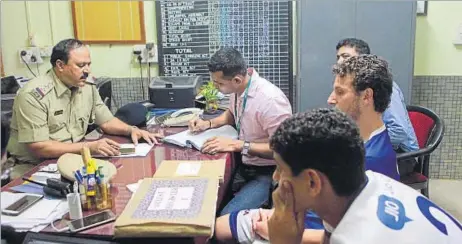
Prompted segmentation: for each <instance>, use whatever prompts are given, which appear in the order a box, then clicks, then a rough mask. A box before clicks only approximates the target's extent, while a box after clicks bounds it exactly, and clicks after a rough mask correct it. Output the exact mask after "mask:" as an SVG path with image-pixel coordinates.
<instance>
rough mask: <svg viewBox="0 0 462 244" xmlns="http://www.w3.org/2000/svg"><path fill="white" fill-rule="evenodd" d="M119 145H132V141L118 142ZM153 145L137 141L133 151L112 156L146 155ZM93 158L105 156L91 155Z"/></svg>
mask: <svg viewBox="0 0 462 244" xmlns="http://www.w3.org/2000/svg"><path fill="white" fill-rule="evenodd" d="M120 146H121V147H126V146H133V143H122V144H120ZM153 146H154V144H152V145H149V144H148V143H138V145H136V147H135V153H130V154H124V155H118V156H112V157H113V158H129V157H145V156H146V155H148V153H149V151H151V148H152V147H153ZM92 156H93V157H95V158H106V156H103V155H92Z"/></svg>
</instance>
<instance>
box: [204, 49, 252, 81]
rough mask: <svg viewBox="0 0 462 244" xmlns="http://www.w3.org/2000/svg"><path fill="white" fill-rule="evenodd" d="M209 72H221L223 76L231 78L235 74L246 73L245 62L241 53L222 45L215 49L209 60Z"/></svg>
mask: <svg viewBox="0 0 462 244" xmlns="http://www.w3.org/2000/svg"><path fill="white" fill-rule="evenodd" d="M208 67H209V71H210V72H219V71H222V72H223V77H224V78H228V79H232V78H234V77H235V76H236V75H243V76H245V75H246V74H247V64H246V62H245V60H244V57H242V54H241V53H240V52H239V51H238V50H236V49H234V48H232V47H223V48H221V49H219V50H218V51H216V52H215V53H214V54H213V55H212V57H211V58H210V60H209V63H208Z"/></svg>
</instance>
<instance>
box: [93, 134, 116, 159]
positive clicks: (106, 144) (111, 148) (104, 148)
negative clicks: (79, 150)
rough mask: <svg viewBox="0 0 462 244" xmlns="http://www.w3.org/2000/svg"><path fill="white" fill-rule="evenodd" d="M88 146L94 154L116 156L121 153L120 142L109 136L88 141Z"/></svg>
mask: <svg viewBox="0 0 462 244" xmlns="http://www.w3.org/2000/svg"><path fill="white" fill-rule="evenodd" d="M88 147H89V148H90V151H91V152H92V154H98V155H103V156H105V157H108V156H116V155H119V154H120V152H119V149H120V144H119V143H117V142H115V141H113V140H111V139H108V138H103V139H100V140H97V141H93V142H88Z"/></svg>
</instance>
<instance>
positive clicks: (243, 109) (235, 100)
mask: <svg viewBox="0 0 462 244" xmlns="http://www.w3.org/2000/svg"><path fill="white" fill-rule="evenodd" d="M250 83H252V76H250V79H249V82H248V83H247V86H246V88H245V91H244V98H243V101H242V109H241V113H240V114H238V111H237V94H235V97H234V115H235V117H236V129H237V136H238V138H239V137H240V135H241V121H242V117H243V115H244V111H245V105H246V104H247V95H248V93H249V87H250Z"/></svg>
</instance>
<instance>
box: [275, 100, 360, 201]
mask: <svg viewBox="0 0 462 244" xmlns="http://www.w3.org/2000/svg"><path fill="white" fill-rule="evenodd" d="M363 144H364V142H363V140H362V138H361V136H360V134H359V129H358V127H357V126H356V123H355V122H354V121H353V120H352V119H351V118H350V117H349V116H347V115H346V114H344V113H343V112H340V111H339V110H337V109H335V108H330V109H328V108H320V109H314V110H312V111H308V112H304V113H299V114H295V115H294V116H293V117H291V118H289V119H287V120H285V121H284V122H283V123H282V124H281V125H280V126H279V127H278V129H277V130H276V132H275V133H274V134H273V136H272V137H271V140H270V146H271V149H272V150H273V151H274V152H276V153H278V154H279V155H280V156H281V158H282V159H283V160H284V162H285V163H286V164H287V165H288V166H289V167H290V169H291V170H292V174H293V175H294V176H297V175H299V174H300V173H301V172H302V171H303V170H305V169H315V170H318V171H320V172H322V173H323V174H325V175H326V176H327V178H328V179H329V181H330V183H331V184H332V187H333V189H334V191H335V192H336V193H337V195H339V196H349V195H351V194H353V192H355V191H356V190H357V189H358V188H359V187H360V185H361V184H362V183H363V182H364V181H365V173H364V145H363Z"/></svg>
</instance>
